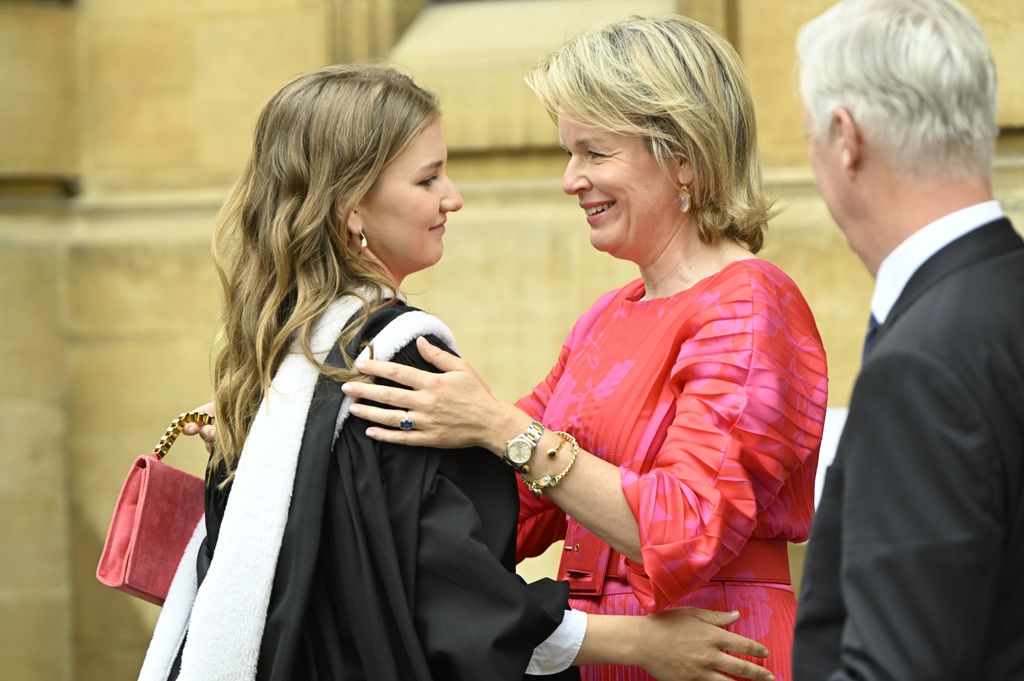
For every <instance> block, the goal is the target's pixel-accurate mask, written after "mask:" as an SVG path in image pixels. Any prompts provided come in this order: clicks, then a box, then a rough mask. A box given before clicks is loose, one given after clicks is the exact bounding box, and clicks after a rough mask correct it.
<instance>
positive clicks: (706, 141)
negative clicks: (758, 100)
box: [526, 15, 774, 253]
mask: <svg viewBox="0 0 1024 681" xmlns="http://www.w3.org/2000/svg"><path fill="white" fill-rule="evenodd" d="M526 82H527V84H528V85H529V86H530V88H531V89H532V90H533V91H534V92H535V93H536V94H537V96H538V97H539V98H540V100H541V101H542V102H543V104H544V106H545V107H546V108H547V110H548V113H550V114H551V116H552V118H555V119H557V118H558V117H563V118H568V119H571V120H573V121H575V122H577V123H579V124H582V125H585V126H588V127H593V128H600V129H603V130H608V131H611V132H614V133H618V134H623V135H637V136H639V137H642V138H643V139H644V140H646V142H647V146H648V149H649V150H650V152H651V154H652V155H653V156H654V158H655V159H657V161H658V163H660V164H661V165H662V166H665V165H666V163H667V162H669V161H670V160H672V159H677V160H681V161H682V160H685V161H688V162H689V163H690V165H691V166H692V168H693V171H694V181H693V184H692V185H691V186H690V193H691V196H692V201H691V204H692V206H693V211H694V215H695V219H696V224H697V230H698V234H699V235H700V239H701V241H702V242H704V243H708V244H711V243H715V242H716V241H718V240H719V239H720V238H722V237H723V236H724V237H727V238H730V239H733V240H735V241H737V242H739V243H742V244H745V245H746V246H747V248H749V249H750V251H751V252H752V253H756V252H757V251H758V250H760V249H761V246H762V245H763V244H764V233H765V229H766V227H767V223H768V220H769V219H770V218H771V217H772V215H773V214H774V211H773V209H772V202H771V201H770V200H769V199H767V197H766V196H765V194H764V191H763V189H762V186H761V162H760V158H759V156H758V152H757V123H756V120H755V118H754V105H753V101H752V99H751V96H750V86H749V85H748V84H747V80H746V77H745V76H744V75H743V68H742V65H741V64H740V59H739V55H737V54H736V51H735V50H734V49H733V48H732V46H731V45H729V43H728V42H727V41H726V40H725V39H724V38H722V37H721V36H719V35H718V34H717V33H715V32H714V31H712V30H711V29H709V28H708V27H706V26H704V25H703V24H701V23H698V22H696V21H693V20H692V19H688V18H686V17H682V16H677V15H669V16H663V17H651V18H645V17H638V16H634V17H631V18H629V19H626V20H623V21H619V22H616V23H614V24H610V25H607V26H601V27H596V28H593V29H590V30H588V31H586V32H584V33H582V34H580V35H578V36H577V37H575V38H573V39H571V40H570V41H569V42H567V43H566V44H565V45H563V46H562V47H561V48H559V49H558V50H557V51H556V52H554V53H553V54H551V55H550V56H549V57H547V58H546V59H545V60H544V61H543V62H542V63H541V64H540V66H538V67H537V68H536V69H534V70H533V71H532V72H531V73H530V74H529V75H528V76H527V77H526Z"/></svg>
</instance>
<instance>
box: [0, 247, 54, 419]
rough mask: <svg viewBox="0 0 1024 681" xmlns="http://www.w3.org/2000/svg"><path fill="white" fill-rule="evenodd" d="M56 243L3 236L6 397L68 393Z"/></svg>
mask: <svg viewBox="0 0 1024 681" xmlns="http://www.w3.org/2000/svg"><path fill="white" fill-rule="evenodd" d="M60 262H61V261H60V252H59V247H58V245H57V243H56V241H50V242H48V241H45V240H44V241H33V240H27V239H19V238H16V237H14V236H13V235H12V236H10V237H7V238H0V301H3V302H2V303H0V329H2V333H0V375H2V376H3V380H2V381H0V397H2V398H19V399H26V398H42V399H46V400H55V399H57V398H58V397H59V396H60V395H62V394H63V386H62V383H63V355H62V340H63V339H62V333H63V329H62V326H61V320H60V316H59V313H58V309H59V306H58V300H59V295H60V292H59V291H60V289H59V282H60V279H61V273H60V266H61V265H60Z"/></svg>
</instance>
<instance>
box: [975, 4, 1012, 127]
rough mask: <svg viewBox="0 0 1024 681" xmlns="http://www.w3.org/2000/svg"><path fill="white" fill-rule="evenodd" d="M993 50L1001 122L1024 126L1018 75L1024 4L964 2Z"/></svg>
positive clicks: (1008, 124)
mask: <svg viewBox="0 0 1024 681" xmlns="http://www.w3.org/2000/svg"><path fill="white" fill-rule="evenodd" d="M963 4H964V5H965V6H966V7H967V9H968V10H970V12H971V14H972V15H974V18H975V19H976V20H977V22H978V24H979V25H980V26H981V28H982V30H983V31H985V35H986V36H987V37H988V41H989V45H990V46H991V48H992V58H993V60H994V61H995V63H996V78H997V82H998V84H999V85H998V95H997V105H998V114H997V119H998V121H999V125H1000V126H1001V127H1004V128H1019V127H1021V126H1022V125H1024V79H1021V78H1020V77H1019V76H1018V75H1017V72H1018V70H1019V65H1020V63H1021V62H1022V61H1024V43H1022V42H1021V40H1020V34H1021V31H1022V30H1024V4H1021V3H1020V2H1018V1H1017V0H963Z"/></svg>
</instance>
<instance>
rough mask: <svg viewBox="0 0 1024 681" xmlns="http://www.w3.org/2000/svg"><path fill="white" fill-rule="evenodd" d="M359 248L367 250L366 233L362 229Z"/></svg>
mask: <svg viewBox="0 0 1024 681" xmlns="http://www.w3.org/2000/svg"><path fill="white" fill-rule="evenodd" d="M359 250H360V251H365V250H366V235H365V234H363V233H362V231H360V232H359Z"/></svg>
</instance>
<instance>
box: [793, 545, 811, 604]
mask: <svg viewBox="0 0 1024 681" xmlns="http://www.w3.org/2000/svg"><path fill="white" fill-rule="evenodd" d="M806 558H807V543H806V542H805V543H803V544H790V545H789V575H790V577H791V578H792V580H793V591H794V592H796V595H797V596H799V595H800V584H801V583H802V582H803V576H804V561H805V560H806Z"/></svg>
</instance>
